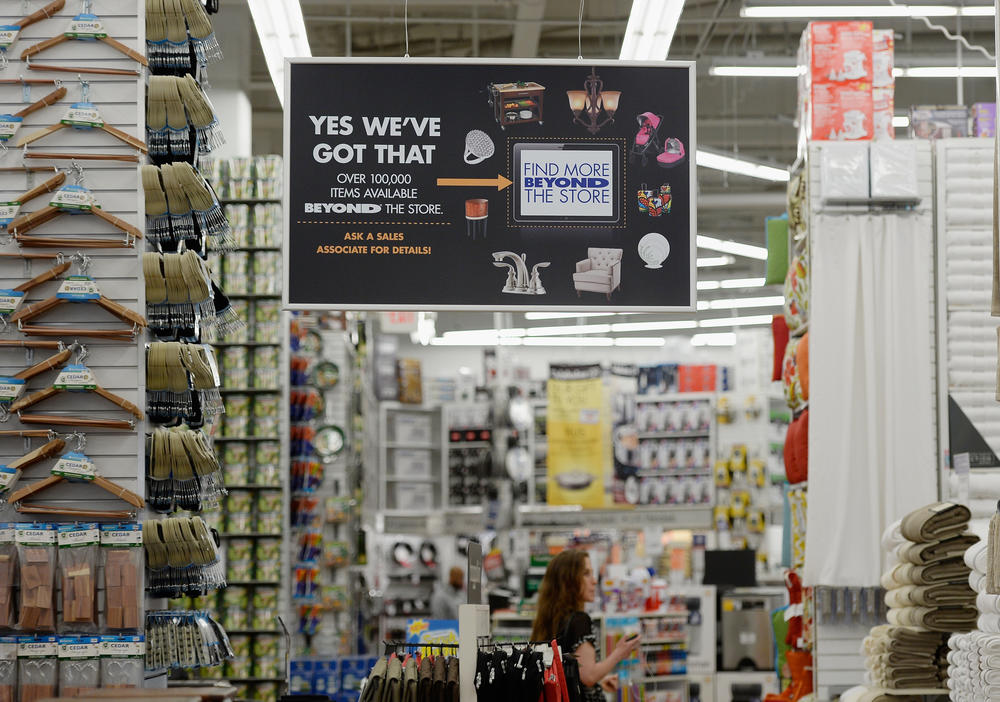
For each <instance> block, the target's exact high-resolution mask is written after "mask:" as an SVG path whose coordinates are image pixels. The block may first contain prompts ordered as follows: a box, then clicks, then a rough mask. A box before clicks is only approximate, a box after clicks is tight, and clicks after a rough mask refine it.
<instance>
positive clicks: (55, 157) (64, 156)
mask: <svg viewBox="0 0 1000 702" xmlns="http://www.w3.org/2000/svg"><path fill="white" fill-rule="evenodd" d="M22 155H23V156H24V158H40V159H48V160H50V161H126V162H128V163H139V157H138V156H136V155H135V154H83V153H77V154H74V153H63V152H58V153H42V152H39V151H28V150H27V149H25V151H24V153H23V154H22Z"/></svg>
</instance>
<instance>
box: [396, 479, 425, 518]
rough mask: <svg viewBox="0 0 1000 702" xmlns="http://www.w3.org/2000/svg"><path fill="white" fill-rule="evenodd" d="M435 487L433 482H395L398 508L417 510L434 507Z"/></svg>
mask: <svg viewBox="0 0 1000 702" xmlns="http://www.w3.org/2000/svg"><path fill="white" fill-rule="evenodd" d="M434 487H435V486H434V484H433V483H411V482H397V483H395V484H394V485H393V489H394V490H395V494H396V509H400V510H407V511H415V512H426V511H430V510H432V509H434V508H435V505H434Z"/></svg>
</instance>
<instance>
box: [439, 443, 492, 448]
mask: <svg viewBox="0 0 1000 702" xmlns="http://www.w3.org/2000/svg"><path fill="white" fill-rule="evenodd" d="M448 448H449V449H465V448H493V442H492V441H449V442H448Z"/></svg>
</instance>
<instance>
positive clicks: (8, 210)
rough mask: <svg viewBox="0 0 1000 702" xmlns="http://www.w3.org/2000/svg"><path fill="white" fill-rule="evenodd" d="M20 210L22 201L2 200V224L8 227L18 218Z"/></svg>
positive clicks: (0, 222)
mask: <svg viewBox="0 0 1000 702" xmlns="http://www.w3.org/2000/svg"><path fill="white" fill-rule="evenodd" d="M20 211H21V203H20V202H0V224H2V225H3V226H5V227H6V226H7V225H8V224H10V223H11V222H13V221H14V220H15V219H16V218H17V214H18V212H20Z"/></svg>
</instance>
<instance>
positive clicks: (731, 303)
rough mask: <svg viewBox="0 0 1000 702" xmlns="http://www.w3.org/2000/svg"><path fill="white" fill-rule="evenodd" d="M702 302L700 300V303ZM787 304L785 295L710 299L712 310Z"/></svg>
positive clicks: (709, 304) (709, 307)
mask: <svg viewBox="0 0 1000 702" xmlns="http://www.w3.org/2000/svg"><path fill="white" fill-rule="evenodd" d="M698 304H699V305H700V304H701V303H700V302H699V303H698ZM784 304H785V296H784V295H771V296H768V297H736V298H732V299H726V300H708V309H710V310H736V309H741V308H744V307H782V306H783V305H784Z"/></svg>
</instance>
